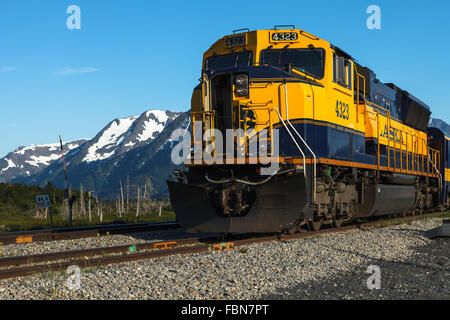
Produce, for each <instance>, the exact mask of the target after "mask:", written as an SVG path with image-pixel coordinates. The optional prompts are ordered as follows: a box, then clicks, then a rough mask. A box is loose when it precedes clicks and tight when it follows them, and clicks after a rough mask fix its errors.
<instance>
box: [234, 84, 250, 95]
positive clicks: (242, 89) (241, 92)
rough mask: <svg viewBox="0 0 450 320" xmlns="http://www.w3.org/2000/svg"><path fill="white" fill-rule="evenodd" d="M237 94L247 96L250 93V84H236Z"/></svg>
mask: <svg viewBox="0 0 450 320" xmlns="http://www.w3.org/2000/svg"><path fill="white" fill-rule="evenodd" d="M235 92H236V95H238V96H241V97H243V96H247V95H248V86H236V90H235Z"/></svg>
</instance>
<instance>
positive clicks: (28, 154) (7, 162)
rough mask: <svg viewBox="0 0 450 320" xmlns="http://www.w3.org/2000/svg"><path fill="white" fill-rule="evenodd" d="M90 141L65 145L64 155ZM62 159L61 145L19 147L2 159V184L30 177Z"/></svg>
mask: <svg viewBox="0 0 450 320" xmlns="http://www.w3.org/2000/svg"><path fill="white" fill-rule="evenodd" d="M87 141H88V139H80V140H77V141H72V142H65V143H63V149H64V153H65V154H68V153H69V152H71V151H72V150H73V151H74V152H76V151H77V150H76V149H77V148H78V147H80V146H81V145H83V144H84V143H86V142H87ZM60 158H61V149H60V143H51V144H40V145H35V144H33V145H30V146H28V147H23V146H22V147H19V148H17V149H16V150H15V151H13V152H10V153H9V154H7V155H6V156H5V157H4V158H1V159H0V182H6V181H10V180H11V179H14V178H17V177H24V176H27V177H28V176H30V175H32V174H35V173H37V172H39V171H40V170H42V169H43V168H45V167H47V166H49V165H50V164H51V163H52V162H54V161H56V160H58V159H60Z"/></svg>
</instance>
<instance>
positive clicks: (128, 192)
mask: <svg viewBox="0 0 450 320" xmlns="http://www.w3.org/2000/svg"><path fill="white" fill-rule="evenodd" d="M129 209H130V176H127V211H126V213H128V210H129Z"/></svg>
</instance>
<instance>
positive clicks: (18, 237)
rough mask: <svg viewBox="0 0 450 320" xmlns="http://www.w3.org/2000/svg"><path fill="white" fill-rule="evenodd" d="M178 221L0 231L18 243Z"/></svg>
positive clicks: (2, 239) (6, 240)
mask: <svg viewBox="0 0 450 320" xmlns="http://www.w3.org/2000/svg"><path fill="white" fill-rule="evenodd" d="M179 227H180V226H179V225H178V223H177V222H175V221H169V222H158V223H136V224H124V225H119V224H114V225H104V226H101V225H100V226H92V227H90V226H88V227H76V228H61V229H45V230H32V231H20V232H8V233H0V243H2V244H17V243H30V242H46V241H55V240H69V239H81V238H88V237H95V236H97V235H105V234H125V233H133V232H143V231H156V230H170V229H176V228H179Z"/></svg>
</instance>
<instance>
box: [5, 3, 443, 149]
mask: <svg viewBox="0 0 450 320" xmlns="http://www.w3.org/2000/svg"><path fill="white" fill-rule="evenodd" d="M72 4H75V5H78V6H79V7H80V8H81V30H69V29H67V27H66V20H67V18H68V17H69V14H67V13H66V9H67V7H68V6H69V5H72ZM372 4H374V5H378V6H379V7H380V8H381V27H382V29H381V30H369V29H367V27H366V20H367V18H368V16H369V15H368V14H367V13H366V9H367V7H368V6H369V5H372ZM449 16H450V1H448V0H441V1H439V0H433V1H414V0H409V1H406V0H396V1H377V0H371V1H364V0H362V1H361V0H359V1H351V0H346V1H344V2H342V1H331V0H330V1H301V0H296V1H277V2H274V1H242V0H241V1H158V2H153V1H149V0H133V1H131V0H128V1H125V0H115V1H106V0H95V1H92V0H71V1H65V0H42V1H29V0H1V1H0V108H1V110H2V113H1V114H2V117H0V127H1V128H2V130H1V131H0V132H1V135H0V138H1V143H0V157H1V156H3V155H5V154H6V153H8V152H10V151H12V150H13V149H15V148H17V147H18V146H20V145H29V144H33V143H34V144H42V143H52V142H57V137H58V135H59V134H62V136H63V138H64V139H65V140H73V139H78V138H91V137H93V136H94V135H95V134H96V133H97V132H98V131H99V130H101V129H102V128H103V126H104V125H106V123H107V122H109V121H110V120H112V119H114V118H118V117H126V116H130V115H135V114H140V113H142V112H143V111H145V110H147V109H169V110H173V111H183V110H187V109H188V108H189V103H190V98H191V92H192V89H193V87H194V86H195V85H196V84H197V83H198V78H199V76H200V68H201V57H202V53H203V52H204V51H205V50H207V49H208V48H209V46H210V45H211V44H212V43H214V42H215V41H216V40H217V39H218V38H220V37H222V36H224V35H226V34H229V33H231V31H232V30H233V29H239V28H244V27H248V28H250V29H252V30H254V29H269V28H272V26H273V25H276V24H295V25H296V26H297V27H299V28H302V29H304V30H306V31H308V32H310V33H313V34H315V35H317V36H319V37H322V38H324V39H326V40H328V41H330V42H332V43H334V44H335V45H337V46H339V47H341V48H342V49H344V50H345V51H347V52H349V53H350V54H352V55H353V56H354V57H355V58H356V59H357V60H358V61H359V62H360V63H361V64H363V65H366V66H369V67H370V68H372V69H373V70H374V71H375V73H376V74H377V75H378V78H379V79H380V80H381V81H383V82H394V83H396V84H397V85H398V86H400V87H401V88H403V89H405V90H407V91H409V92H411V93H412V94H414V95H415V96H416V97H418V98H419V99H421V100H423V101H424V102H426V103H427V104H429V105H430V107H431V108H432V111H433V116H434V117H438V118H441V119H444V120H446V121H447V122H450V116H449V114H448V108H449V107H450V105H449V101H450V80H449V75H450V61H449V57H450V54H449V52H450V41H449V40H450V32H449V31H450V19H449Z"/></svg>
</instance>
